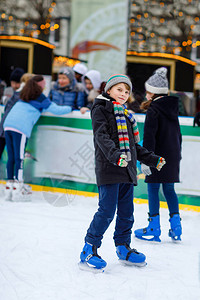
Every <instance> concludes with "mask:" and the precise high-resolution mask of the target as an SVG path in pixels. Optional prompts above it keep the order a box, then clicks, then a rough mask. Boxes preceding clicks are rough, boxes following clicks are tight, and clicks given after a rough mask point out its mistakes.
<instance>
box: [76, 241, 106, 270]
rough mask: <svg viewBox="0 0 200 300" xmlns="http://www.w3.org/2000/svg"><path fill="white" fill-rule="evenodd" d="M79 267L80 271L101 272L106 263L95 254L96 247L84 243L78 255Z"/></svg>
mask: <svg viewBox="0 0 200 300" xmlns="http://www.w3.org/2000/svg"><path fill="white" fill-rule="evenodd" d="M80 259H81V261H80V263H79V267H80V269H82V270H87V271H91V270H92V269H93V270H94V271H98V270H99V271H101V272H102V271H103V269H104V268H105V267H106V265H107V263H106V262H105V260H103V259H102V258H101V257H100V256H99V255H98V254H97V247H96V246H95V245H91V244H89V243H85V246H84V247H83V251H82V252H81V255H80Z"/></svg>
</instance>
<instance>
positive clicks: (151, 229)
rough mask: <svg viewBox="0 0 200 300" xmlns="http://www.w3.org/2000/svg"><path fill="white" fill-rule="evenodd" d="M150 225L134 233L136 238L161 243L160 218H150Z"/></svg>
mask: <svg viewBox="0 0 200 300" xmlns="http://www.w3.org/2000/svg"><path fill="white" fill-rule="evenodd" d="M148 221H149V225H148V227H146V228H141V229H137V230H135V231H134V233H135V237H136V238H138V239H141V240H146V241H155V242H161V240H160V238H159V236H160V235H161V230H160V216H159V215H157V216H154V217H149V218H148Z"/></svg>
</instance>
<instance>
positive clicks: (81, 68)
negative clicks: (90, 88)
mask: <svg viewBox="0 0 200 300" xmlns="http://www.w3.org/2000/svg"><path fill="white" fill-rule="evenodd" d="M73 70H74V73H75V77H76V80H77V81H78V82H81V79H82V76H83V75H85V73H87V71H88V69H87V67H86V66H85V65H84V64H83V63H78V64H76V65H75V66H74V67H73Z"/></svg>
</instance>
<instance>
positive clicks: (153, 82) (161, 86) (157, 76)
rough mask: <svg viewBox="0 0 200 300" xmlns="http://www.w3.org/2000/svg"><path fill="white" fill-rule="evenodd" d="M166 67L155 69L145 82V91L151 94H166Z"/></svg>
mask: <svg viewBox="0 0 200 300" xmlns="http://www.w3.org/2000/svg"><path fill="white" fill-rule="evenodd" d="M168 86H169V84H168V79H167V68H165V67H161V68H158V69H157V70H155V72H154V73H153V75H152V76H151V77H149V79H148V80H147V81H146V82H145V89H146V91H147V92H150V93H153V94H167V93H168V91H169V88H168Z"/></svg>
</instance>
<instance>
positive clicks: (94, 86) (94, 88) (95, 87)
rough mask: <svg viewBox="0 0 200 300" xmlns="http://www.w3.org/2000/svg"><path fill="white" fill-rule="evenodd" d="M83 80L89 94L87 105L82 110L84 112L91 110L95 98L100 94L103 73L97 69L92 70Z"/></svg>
mask: <svg viewBox="0 0 200 300" xmlns="http://www.w3.org/2000/svg"><path fill="white" fill-rule="evenodd" d="M82 81H83V86H84V89H85V92H86V94H87V105H86V107H82V108H81V110H80V111H81V113H82V114H84V113H85V112H86V111H90V110H91V108H92V105H93V102H94V99H95V98H96V97H97V96H98V95H99V94H100V86H101V83H102V80H101V73H100V72H99V71H97V70H90V71H88V72H87V73H86V74H85V75H84V76H83V78H82Z"/></svg>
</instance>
